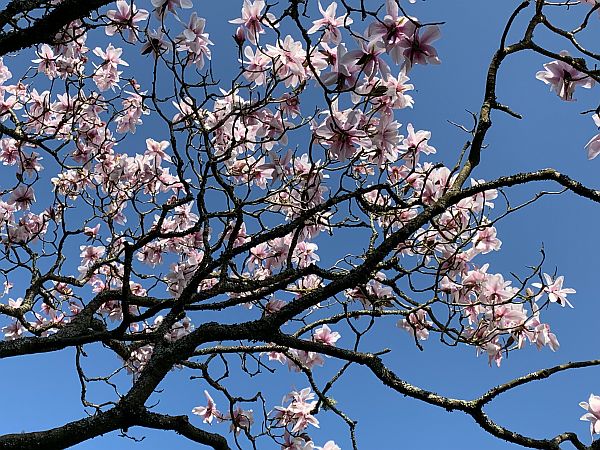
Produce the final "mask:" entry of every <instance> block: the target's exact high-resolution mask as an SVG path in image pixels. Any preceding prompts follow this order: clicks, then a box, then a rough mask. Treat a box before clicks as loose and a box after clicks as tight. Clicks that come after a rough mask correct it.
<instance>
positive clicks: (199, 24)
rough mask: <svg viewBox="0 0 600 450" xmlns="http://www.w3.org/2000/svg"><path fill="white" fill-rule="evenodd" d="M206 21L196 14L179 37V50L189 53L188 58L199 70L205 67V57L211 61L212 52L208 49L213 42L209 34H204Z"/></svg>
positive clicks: (191, 17) (193, 14)
mask: <svg viewBox="0 0 600 450" xmlns="http://www.w3.org/2000/svg"><path fill="white" fill-rule="evenodd" d="M205 26H206V20H205V19H204V18H202V17H198V15H197V14H196V13H195V12H194V13H192V15H191V16H190V20H189V22H188V25H187V27H186V28H185V30H183V32H182V33H181V34H180V35H179V36H177V40H176V42H177V49H178V50H179V51H187V52H188V58H189V59H190V61H191V62H193V63H194V64H196V66H198V69H202V68H203V67H204V57H206V58H207V59H209V60H210V59H211V52H210V49H209V48H208V46H209V45H212V41H211V40H210V39H209V38H208V33H205V32H204V27H205Z"/></svg>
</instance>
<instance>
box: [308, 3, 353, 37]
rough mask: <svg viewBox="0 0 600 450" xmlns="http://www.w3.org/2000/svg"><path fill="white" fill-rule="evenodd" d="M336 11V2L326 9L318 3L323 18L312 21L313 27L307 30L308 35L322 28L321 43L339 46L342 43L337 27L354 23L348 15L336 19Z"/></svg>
mask: <svg viewBox="0 0 600 450" xmlns="http://www.w3.org/2000/svg"><path fill="white" fill-rule="evenodd" d="M336 10H337V3H336V2H333V3H332V4H331V5H329V6H328V7H327V9H323V7H322V6H321V2H320V1H319V11H320V12H321V14H322V15H323V18H322V19H318V20H315V21H313V26H312V27H311V28H310V29H309V30H308V34H313V33H316V32H317V31H319V30H320V29H321V28H324V29H325V30H324V32H323V41H324V42H332V43H334V44H336V45H337V44H339V43H340V42H341V41H342V34H341V33H340V30H339V28H338V27H342V26H346V25H350V24H351V23H353V22H354V21H353V20H352V19H351V18H350V17H348V14H344V15H343V16H340V17H337V18H336V17H335V13H336Z"/></svg>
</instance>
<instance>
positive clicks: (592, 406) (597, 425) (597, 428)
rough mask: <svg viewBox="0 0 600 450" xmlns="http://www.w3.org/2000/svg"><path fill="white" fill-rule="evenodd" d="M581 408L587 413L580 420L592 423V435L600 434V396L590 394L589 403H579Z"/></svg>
mask: <svg viewBox="0 0 600 450" xmlns="http://www.w3.org/2000/svg"><path fill="white" fill-rule="evenodd" d="M579 406H581V407H582V408H583V409H585V410H586V411H587V413H585V414H584V415H583V416H581V418H580V419H579V420H587V421H589V422H590V433H591V434H600V396H598V395H594V394H590V398H589V399H588V401H587V402H581V403H579Z"/></svg>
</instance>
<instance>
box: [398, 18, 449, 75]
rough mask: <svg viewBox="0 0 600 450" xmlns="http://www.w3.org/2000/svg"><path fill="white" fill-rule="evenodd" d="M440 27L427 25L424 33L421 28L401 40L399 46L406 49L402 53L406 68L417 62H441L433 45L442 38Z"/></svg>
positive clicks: (408, 68)
mask: <svg viewBox="0 0 600 450" xmlns="http://www.w3.org/2000/svg"><path fill="white" fill-rule="evenodd" d="M440 34H441V33H440V29H439V27H438V26H436V25H433V26H429V27H426V29H425V31H424V32H423V34H421V33H420V28H417V29H416V30H415V31H414V32H413V33H410V34H409V35H407V36H405V37H404V38H402V39H401V40H400V43H399V46H400V47H402V48H403V49H404V50H403V52H402V55H403V56H404V59H405V62H406V70H407V71H408V70H410V69H411V68H412V66H414V65H415V64H440V59H439V58H438V54H437V51H436V49H435V48H434V47H433V46H432V45H431V44H432V43H433V42H434V41H437V40H438V39H439V38H440Z"/></svg>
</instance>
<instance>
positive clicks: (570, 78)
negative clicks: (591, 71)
mask: <svg viewBox="0 0 600 450" xmlns="http://www.w3.org/2000/svg"><path fill="white" fill-rule="evenodd" d="M560 55H561V56H565V57H566V56H569V52H567V51H566V50H563V51H562V52H560ZM544 69H545V70H541V71H539V72H538V73H536V75H535V77H536V78H537V79H538V80H540V81H543V82H544V83H546V84H549V85H550V90H551V91H554V92H556V95H558V96H559V97H560V98H562V99H563V100H566V101H573V100H574V99H573V93H574V92H575V88H576V87H577V86H581V87H582V88H586V89H590V88H591V87H592V86H593V85H594V80H593V79H592V78H591V77H589V76H587V75H586V74H584V73H581V72H580V71H578V70H577V69H575V68H574V67H573V66H571V65H570V64H567V63H566V62H564V61H552V62H549V63H546V64H544Z"/></svg>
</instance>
